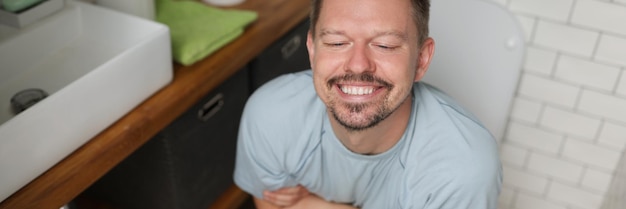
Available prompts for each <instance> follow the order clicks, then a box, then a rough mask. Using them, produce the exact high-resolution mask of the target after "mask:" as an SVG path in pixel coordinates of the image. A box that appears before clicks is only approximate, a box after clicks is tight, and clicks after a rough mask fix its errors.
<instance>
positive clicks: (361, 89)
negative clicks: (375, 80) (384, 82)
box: [337, 85, 382, 96]
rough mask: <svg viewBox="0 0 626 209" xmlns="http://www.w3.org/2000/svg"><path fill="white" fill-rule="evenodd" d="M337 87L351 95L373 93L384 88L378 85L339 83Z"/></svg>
mask: <svg viewBox="0 0 626 209" xmlns="http://www.w3.org/2000/svg"><path fill="white" fill-rule="evenodd" d="M337 87H338V88H339V89H340V90H341V92H343V93H344V94H347V95H351V96H363V95H371V94H372V93H374V92H375V91H376V90H378V89H380V88H382V87H378V86H352V85H337Z"/></svg>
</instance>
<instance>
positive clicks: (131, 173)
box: [86, 69, 249, 209]
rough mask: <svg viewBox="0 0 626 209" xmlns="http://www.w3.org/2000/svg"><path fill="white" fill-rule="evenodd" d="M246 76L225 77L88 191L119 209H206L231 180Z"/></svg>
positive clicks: (245, 89) (245, 74)
mask: <svg viewBox="0 0 626 209" xmlns="http://www.w3.org/2000/svg"><path fill="white" fill-rule="evenodd" d="M248 77H249V75H248V70H247V69H243V70H240V71H239V72H238V73H237V74H236V75H234V76H233V77H231V78H229V79H228V80H227V81H226V82H225V83H224V84H222V85H221V86H219V87H218V88H217V89H215V90H214V91H212V92H211V93H209V94H208V95H206V96H205V97H204V98H202V99H201V101H200V102H199V103H197V104H196V105H194V106H193V107H192V108H190V109H189V110H188V111H187V112H185V113H184V114H183V115H181V116H180V117H179V118H177V119H176V120H175V121H174V122H172V123H171V124H170V125H169V126H168V127H166V128H165V129H163V130H162V131H161V132H160V133H159V134H158V135H157V136H155V137H153V138H152V139H151V140H149V141H148V142H147V143H146V144H145V145H143V146H142V147H141V148H139V149H138V150H137V151H136V152H134V153H133V154H132V155H131V156H129V157H128V158H127V159H125V160H124V161H122V162H121V163H120V164H118V165H117V166H116V167H115V168H113V169H112V170H111V171H110V172H109V173H107V174H106V175H105V176H104V177H102V178H101V179H100V180H98V182H96V183H95V184H94V185H93V186H91V187H90V188H89V189H88V190H87V191H86V193H87V195H88V196H89V197H90V198H92V199H97V200H100V201H103V202H106V203H108V204H109V205H111V206H113V207H115V208H124V209H126V208H128V209H133V208H137V209H146V208H150V209H159V208H163V209H166V208H167V209H188V208H189V209H196V208H197V209H205V208H208V206H209V205H210V204H211V203H212V202H213V201H215V200H216V198H217V197H218V196H219V195H220V194H221V193H222V192H224V191H225V190H226V189H227V188H228V187H229V186H230V185H232V184H233V181H232V175H233V170H234V164H235V147H236V142H237V129H238V127H239V120H240V117H241V113H242V110H243V107H244V105H245V102H246V99H247V97H248V95H249V87H248V86H247V83H248Z"/></svg>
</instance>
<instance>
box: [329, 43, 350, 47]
mask: <svg viewBox="0 0 626 209" xmlns="http://www.w3.org/2000/svg"><path fill="white" fill-rule="evenodd" d="M324 45H326V46H329V47H340V46H344V45H346V43H341V42H337V43H324Z"/></svg>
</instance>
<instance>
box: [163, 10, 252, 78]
mask: <svg viewBox="0 0 626 209" xmlns="http://www.w3.org/2000/svg"><path fill="white" fill-rule="evenodd" d="M156 9H157V12H156V19H157V21H158V22H161V23H163V24H165V25H167V26H168V27H169V28H170V35H171V38H172V55H173V56H174V60H176V61H177V62H179V63H181V64H183V65H186V66H188V65H191V64H193V63H195V62H197V61H198V60H201V59H203V58H205V57H206V56H208V55H210V54H211V53H213V52H215V51H216V50H217V49H219V48H221V47H222V46H224V45H226V44H228V43H230V42H231V41H233V40H235V38H237V37H239V36H240V35H241V34H242V33H243V31H244V28H245V27H246V25H248V24H249V23H251V22H252V21H254V20H256V18H257V14H256V13H255V12H251V11H243V10H225V9H218V8H214V7H210V6H208V5H206V4H203V3H200V2H196V1H181V0H157V4H156Z"/></svg>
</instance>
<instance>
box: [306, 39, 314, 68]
mask: <svg viewBox="0 0 626 209" xmlns="http://www.w3.org/2000/svg"><path fill="white" fill-rule="evenodd" d="M306 49H307V51H309V63H311V65H313V57H315V43H313V35H312V34H311V30H309V32H308V33H307V35H306ZM311 68H313V66H311Z"/></svg>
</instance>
